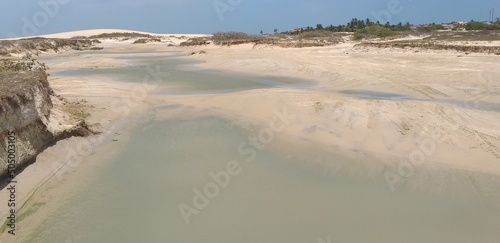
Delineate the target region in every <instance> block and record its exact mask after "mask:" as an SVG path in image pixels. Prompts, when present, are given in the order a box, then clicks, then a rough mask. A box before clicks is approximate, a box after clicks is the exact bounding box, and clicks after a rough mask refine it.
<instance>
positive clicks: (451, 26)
mask: <svg viewBox="0 0 500 243" xmlns="http://www.w3.org/2000/svg"><path fill="white" fill-rule="evenodd" d="M442 26H443V27H444V29H445V30H451V29H453V28H455V25H453V24H442Z"/></svg>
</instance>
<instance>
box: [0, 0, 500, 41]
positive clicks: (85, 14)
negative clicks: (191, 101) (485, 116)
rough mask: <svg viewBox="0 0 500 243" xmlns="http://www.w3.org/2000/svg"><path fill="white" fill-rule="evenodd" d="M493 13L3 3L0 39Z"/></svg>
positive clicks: (465, 4) (365, 4) (183, 0)
mask: <svg viewBox="0 0 500 243" xmlns="http://www.w3.org/2000/svg"><path fill="white" fill-rule="evenodd" d="M216 6H217V7H216ZM492 8H495V9H496V12H497V14H495V16H496V17H497V16H500V1H499V0H477V1H472V0H350V1H347V0H346V1H341V0H329V1H327V0H308V1H306V0H135V1H134V0H0V38H5V37H13V36H27V35H32V34H50V33H58V32H66V31H74V30H84V29H97V28H99V29H100V28H113V29H115V28H116V29H132V30H141V31H149V32H156V33H186V34H187V33H213V32H216V31H228V30H236V31H245V32H249V33H253V34H256V33H258V32H260V30H263V31H264V32H266V33H271V32H272V31H273V30H274V28H277V29H278V30H280V31H284V30H288V29H293V28H294V27H304V26H315V25H316V24H318V23H321V24H323V25H325V26H326V25H329V24H334V25H338V24H345V23H347V22H348V21H349V20H350V19H351V18H353V17H357V18H362V19H366V18H370V19H372V20H377V19H380V20H382V21H384V22H385V21H386V20H387V19H390V20H391V22H403V23H405V22H407V21H409V22H411V23H430V22H436V23H440V22H450V21H453V20H457V21H468V20H471V19H474V20H488V12H489V10H490V9H492Z"/></svg>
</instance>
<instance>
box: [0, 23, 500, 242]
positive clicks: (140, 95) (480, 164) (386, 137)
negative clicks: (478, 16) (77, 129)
mask: <svg viewBox="0 0 500 243" xmlns="http://www.w3.org/2000/svg"><path fill="white" fill-rule="evenodd" d="M98 32H99V31H93V32H92V33H90V32H89V33H87V34H88V35H90V34H95V33H98ZM78 34H82V33H78ZM71 35H75V33H70V34H66V35H64V36H71ZM164 36H168V35H164ZM59 37H60V36H59ZM175 39H176V40H179V41H180V39H179V38H177V37H176V38H175ZM177 44H178V43H177ZM355 44H356V43H353V42H347V43H342V44H338V45H335V46H326V47H308V48H300V49H299V48H281V47H276V46H270V45H254V44H242V45H236V46H230V47H221V46H216V45H214V44H209V45H204V46H198V47H179V46H166V45H161V44H157V43H154V44H153V43H151V44H144V45H132V44H131V43H130V42H118V41H114V40H109V41H105V42H103V43H102V44H100V45H101V46H103V47H104V51H105V52H106V53H97V54H95V53H93V52H92V51H88V52H85V53H78V54H77V52H73V51H70V52H64V53H62V54H47V55H42V56H41V59H42V60H45V61H46V63H47V64H48V65H49V66H50V68H51V70H50V72H53V73H54V74H53V75H52V76H51V77H50V78H49V82H50V85H51V87H52V88H53V89H54V91H55V93H56V94H57V95H60V96H61V97H63V98H64V99H67V100H69V101H72V102H78V103H79V104H81V105H82V106H83V107H85V109H86V111H87V112H88V113H89V114H90V116H89V118H88V119H87V124H89V125H90V127H92V128H93V129H95V130H97V131H99V132H100V134H99V135H94V136H93V137H90V138H70V139H68V140H63V141H59V142H58V143H57V144H55V145H54V146H52V147H50V148H48V149H47V150H45V151H44V152H42V153H41V154H40V155H38V157H37V160H36V162H35V163H33V164H32V165H30V166H28V167H27V168H26V169H24V171H23V172H22V173H21V174H19V175H18V177H17V179H18V181H19V183H20V184H19V192H18V193H19V194H18V198H19V199H20V200H21V201H27V200H28V199H29V198H31V197H32V196H33V195H34V193H35V191H36V190H38V188H39V187H40V186H41V185H42V184H44V183H46V182H47V181H49V184H50V185H51V187H52V188H51V189H50V190H49V189H43V190H44V191H45V190H46V191H47V193H49V191H50V193H53V194H52V195H51V194H50V193H49V194H47V195H51V196H49V197H50V198H53V200H55V201H56V202H54V204H53V206H48V207H47V208H48V209H45V211H44V210H41V213H40V215H38V216H37V215H36V214H35V216H30V217H32V218H33V219H34V221H32V223H29V224H28V223H26V224H25V225H23V226H22V227H25V228H27V229H30V230H31V229H33V227H37V224H41V223H42V222H43V218H44V216H45V217H47V215H50V212H54V211H55V210H57V206H56V205H60V203H63V202H64V196H63V195H64V192H68V191H71V185H77V184H71V183H68V184H67V185H63V186H61V188H60V189H57V188H54V187H55V185H57V184H58V183H57V181H55V180H56V178H59V180H68V181H69V182H72V181H73V182H74V181H75V179H71V177H74V178H79V177H78V174H79V173H83V172H80V171H86V170H90V171H92V170H95V168H96V167H95V166H97V167H99V166H105V165H99V164H100V163H101V160H103V158H102V157H99V156H97V157H96V154H97V155H103V154H104V152H103V150H108V151H109V152H110V155H109V157H113V156H115V155H116V154H119V153H120V150H119V149H117V148H120V147H123V146H125V144H127V143H128V142H130V138H131V137H132V135H131V134H132V132H130V131H129V128H127V126H128V127H131V125H130V124H140V123H141V122H142V119H143V118H142V117H149V116H144V114H149V113H151V114H153V115H151V117H153V118H151V119H152V121H161V120H162V119H166V118H169V119H171V118H176V117H177V118H179V117H181V118H182V119H187V120H189V119H198V118H200V117H204V116H206V115H208V116H210V117H218V118H221V119H225V120H228V121H231V123H232V124H233V126H238V127H243V128H245V129H247V130H249V131H251V132H249V133H250V134H251V136H250V137H249V138H248V140H247V138H246V137H245V138H244V140H243V142H242V143H241V144H239V145H241V146H240V147H238V146H237V145H238V144H236V145H235V146H236V148H234V149H233V148H231V150H236V151H238V150H237V149H240V150H242V151H247V152H248V153H247V155H248V156H250V157H247V158H248V159H250V158H251V157H252V156H251V155H252V152H251V151H255V153H256V154H259V152H260V151H266V150H267V149H272V150H273V151H274V152H275V153H276V154H279V155H280V156H283V157H285V158H294V159H296V160H298V161H300V162H298V163H299V164H302V166H306V167H318V168H322V170H324V172H325V173H327V174H333V175H335V174H337V173H341V174H347V175H352V176H359V177H366V178H369V179H373V180H377V181H382V182H383V183H385V184H386V187H385V188H384V190H387V191H388V192H397V191H398V190H410V189H411V190H416V191H420V192H425V193H430V194H433V195H440V196H443V195H444V196H446V197H457V198H460V197H461V193H463V194H467V193H469V192H473V191H474V193H478V194H479V195H481V196H482V197H485V198H486V200H487V201H488V202H489V203H492V204H494V203H499V204H500V193H498V192H497V191H495V189H494V187H495V186H496V185H499V184H497V183H500V123H498V121H499V120H500V95H499V92H500V84H499V83H498V80H499V79H498V78H499V77H500V71H498V61H499V59H500V56H498V55H488V54H480V53H473V54H469V55H463V54H460V53H456V52H453V51H442V52H439V51H435V52H424V51H422V52H415V51H413V52H409V51H405V50H401V51H397V50H396V51H395V50H381V49H372V50H366V49H359V48H355V47H354V46H355ZM202 51H203V52H202ZM193 52H194V53H200V54H195V55H189V54H191V53H193ZM124 53H125V54H126V53H129V54H128V55H127V58H121V56H122V55H123V54H124ZM134 55H136V56H137V57H140V58H142V59H144V60H149V59H151V60H154V59H155V58H162V57H164V56H175V58H174V59H173V60H174V61H175V65H176V68H177V69H178V70H180V71H182V73H189V72H193V73H196V72H200V71H201V72H202V73H201V74H200V77H201V76H206V75H218V74H219V73H224V75H229V76H231V75H233V76H235V77H238V80H242V81H241V82H242V83H245V81H248V82H249V83H251V85H249V86H248V87H246V88H238V87H235V88H234V89H224V88H221V87H222V86H223V85H227V82H226V81H225V80H222V79H221V80H220V84H217V85H218V86H215V85H212V86H211V84H202V83H201V82H198V83H193V84H191V83H190V84H185V83H182V82H172V83H171V84H163V83H162V84H159V83H157V82H155V81H154V80H155V78H157V76H161V78H162V79H166V80H176V79H177V78H178V77H177V76H175V74H176V73H174V75H172V71H169V70H168V67H169V65H170V63H169V62H167V61H161V62H154V64H153V62H151V63H152V64H151V65H150V66H147V65H146V64H147V63H146V64H141V65H144V66H141V67H143V68H142V71H141V72H139V73H130V74H125V75H124V77H125V76H126V75H129V76H130V77H136V76H134V75H137V77H138V78H137V81H136V82H131V81H127V80H125V79H126V78H121V77H114V78H113V77H112V75H109V74H106V72H105V70H109V69H114V68H123V69H124V70H125V69H127V68H128V67H131V66H132V65H134V64H133V63H134V59H133V58H130V57H131V56H134ZM76 56H77V57H76ZM63 57H67V58H66V59H64V58H63ZM142 59H141V60H142ZM161 60H163V59H161ZM169 60H170V59H169ZM177 62H179V63H177ZM183 62H186V63H185V64H183ZM158 63H160V64H161V65H160V64H158ZM172 65H174V64H172ZM144 67H148V68H149V69H148V68H144ZM100 69H103V70H104V71H103V73H97V74H96V75H90V76H86V74H87V72H89V70H90V71H92V70H96V71H99V70H100ZM68 70H70V71H71V70H73V71H74V70H84V73H83V74H78V73H70V74H67V73H66V74H65V73H64V72H65V71H68ZM60 72H62V73H60ZM141 75H142V76H141ZM140 77H143V79H142V80H141V79H140ZM196 77H198V76H196ZM196 77H195V76H193V78H196ZM222 77H226V76H222ZM250 77H251V78H250ZM283 77H284V78H283ZM285 78H293V79H294V80H285ZM283 80H285V81H283ZM245 85H247V84H246V83H245ZM165 107H167V108H165ZM168 107H171V108H168ZM155 109H166V110H167V111H165V112H164V113H161V114H160V113H155V112H152V110H153V111H155ZM148 112H149V113H148ZM162 114H163V115H162ZM162 116H165V117H162ZM148 119H149V118H148ZM218 129H220V130H221V131H223V130H224V129H223V128H218ZM236 133H242V132H240V131H237V132H236ZM193 136H195V135H193ZM210 136H212V135H210ZM213 136H216V135H213ZM235 136H236V135H235ZM252 138H253V139H254V140H253V142H252ZM238 139H241V138H239V137H238ZM238 139H236V138H235V140H236V141H239V140H238ZM82 144H84V145H82ZM252 144H253V145H252ZM250 145H252V146H253V147H254V149H253V150H252V146H250ZM82 146H86V148H85V149H81V147H82ZM200 146H201V145H200ZM260 147H262V149H259V148H260ZM72 149H73V150H75V151H76V152H75V153H76V157H77V158H78V162H75V163H74V164H73V165H71V166H64V163H66V162H68V160H69V161H72V159H71V158H70V159H68V153H61V151H71V150H72ZM99 151H101V152H99ZM328 153H332V154H335V156H340V157H339V158H350V159H352V161H359V163H357V164H354V165H353V164H352V163H350V162H345V163H343V162H339V163H331V164H329V163H328V161H327V160H325V159H323V158H322V157H321V155H325V154H328ZM240 154H241V153H240ZM315 154H317V155H318V158H315V157H314V155H315ZM270 157H271V158H274V157H272V156H270ZM82 161H84V162H85V163H82ZM346 161H350V160H348V159H346ZM61 168H65V169H62V170H61ZM56 171H57V172H56ZM442 175H446V177H443V176H442ZM449 175H456V177H454V178H455V179H456V181H458V182H459V183H458V184H456V185H449V184H448V182H447V181H446V180H444V179H443V178H449ZM80 176H81V175H80ZM61 178H62V179H61ZM467 178H474V179H473V180H474V181H475V184H474V186H471V187H470V188H469V187H467V188H465V189H464V188H463V187H461V188H460V187H459V186H458V185H460V186H462V185H465V183H466V181H467V180H468V179H467ZM51 180H52V182H50V181H51ZM89 183H90V182H89ZM461 183H464V184H461ZM42 188H43V187H42ZM408 188H410V189H408ZM75 193H76V192H75ZM54 195H59V196H61V197H62V198H61V199H56V198H58V197H56V196H54ZM7 198H8V191H7V190H6V188H4V189H2V191H1V192H0V202H3V201H6V200H7ZM497 209H498V208H497ZM0 213H1V216H2V217H4V216H5V215H7V212H0ZM494 213H495V214H496V213H497V212H494ZM37 219H38V220H37ZM26 221H27V220H25V221H23V223H24V222H26ZM23 230H24V229H23V228H20V229H19V231H23ZM3 237H7V236H5V235H4V236H3ZM312 239H314V238H312Z"/></svg>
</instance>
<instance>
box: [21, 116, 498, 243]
mask: <svg viewBox="0 0 500 243" xmlns="http://www.w3.org/2000/svg"><path fill="white" fill-rule="evenodd" d="M157 112H162V111H161V110H158V111H157ZM249 135H254V134H253V131H252V130H244V129H242V128H239V127H238V126H235V125H232V124H231V123H230V122H228V121H226V120H223V119H219V118H214V117H202V118H197V119H190V120H182V119H173V120H160V121H150V122H147V123H144V124H140V125H137V127H136V128H134V130H133V135H132V139H131V140H130V142H129V143H128V144H127V145H126V146H125V147H124V148H123V152H122V153H120V154H119V155H118V156H117V157H116V158H112V159H110V160H109V161H105V162H103V164H105V166H103V167H102V168H101V170H99V172H97V173H95V174H93V175H91V179H90V180H92V181H93V182H92V183H90V184H89V185H85V186H84V187H83V188H80V189H79V190H80V192H79V193H78V194H77V195H76V196H75V197H72V198H70V199H68V200H67V203H66V204H65V205H63V206H62V207H60V208H59V209H58V210H57V211H56V212H55V213H54V214H53V215H51V216H50V218H47V219H46V220H45V221H44V222H43V224H41V225H40V226H39V227H38V228H37V229H36V230H35V231H34V232H32V234H31V236H30V239H29V241H28V242H172V243H178V242H207V243H211V242H213V243H220V242H242V243H244V242H288V243H293V242H297V243H298V242H318V240H317V239H318V237H321V238H322V239H324V240H325V241H324V242H327V240H326V238H327V236H331V242H496V241H495V240H498V237H500V217H498V216H500V214H499V212H498V211H494V209H492V208H489V207H485V206H484V205H483V203H484V202H483V201H482V199H477V200H476V199H475V197H476V196H477V195H475V194H471V195H468V196H469V199H470V200H468V202H467V203H465V202H460V201H456V200H452V199H450V198H445V197H437V196H431V195H427V194H425V193H416V192H411V191H410V190H406V189H404V190H403V189H402V190H399V191H398V192H396V193H392V192H390V190H388V187H387V185H386V184H385V181H383V179H382V178H381V180H366V179H362V177H360V176H359V177H358V176H347V175H343V174H342V173H337V174H329V173H325V171H324V168H320V167H315V166H304V164H307V163H308V161H307V160H306V161H300V160H297V159H293V157H290V156H287V157H282V156H280V155H278V153H275V152H273V151H272V150H269V149H265V150H263V151H260V152H258V153H257V157H256V159H255V160H253V161H252V162H247V161H246V159H247V158H248V155H246V156H243V155H241V154H240V153H239V152H238V145H239V144H240V143H241V142H242V141H247V139H248V136H249ZM303 152H304V153H305V154H307V151H303ZM97 156H99V155H97ZM311 156H313V155H311ZM314 156H315V157H316V158H318V157H319V158H322V160H324V162H328V163H340V162H342V161H340V160H341V159H340V157H338V158H337V157H335V156H331V154H324V155H321V154H314ZM233 160H234V161H237V162H235V163H237V165H238V166H237V167H234V168H237V169H235V170H231V171H239V173H238V174H235V175H234V176H230V177H229V178H230V179H229V181H228V180H223V179H221V181H224V182H225V183H226V184H227V186H225V187H224V188H221V186H219V187H218V188H219V191H218V192H217V190H215V189H214V188H212V189H209V190H208V193H207V194H205V193H206V192H204V186H206V185H208V184H210V183H216V182H215V180H214V179H213V177H211V176H210V172H214V173H219V172H220V171H222V170H225V169H226V167H227V164H228V162H229V161H233ZM343 162H345V161H343ZM233 165H234V164H233ZM234 168H233V169H234ZM220 178H223V177H220ZM452 184H453V183H451V182H450V185H452ZM212 185H215V184H212ZM222 185H224V183H222ZM194 188H197V189H199V190H200V191H201V192H202V193H203V195H205V196H207V195H210V193H212V194H213V195H212V196H213V198H209V197H207V200H208V203H206V202H204V201H203V199H200V197H198V203H199V204H206V205H204V206H205V207H204V208H201V209H196V207H195V205H194V203H193V198H195V193H194V191H193V189H194ZM216 192H217V193H216ZM200 200H201V201H200ZM183 203H184V204H185V205H187V206H190V207H193V208H194V209H196V210H198V211H197V214H196V215H195V214H193V215H190V216H189V217H188V219H189V224H187V223H186V220H185V217H183V214H182V213H181V211H180V209H179V205H181V204H183ZM320 242H321V241H320Z"/></svg>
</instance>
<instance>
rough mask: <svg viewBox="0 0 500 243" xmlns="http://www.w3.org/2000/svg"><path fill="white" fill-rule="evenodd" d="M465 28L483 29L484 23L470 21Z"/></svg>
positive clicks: (484, 27)
mask: <svg viewBox="0 0 500 243" xmlns="http://www.w3.org/2000/svg"><path fill="white" fill-rule="evenodd" d="M465 29H466V30H485V29H486V24H485V23H482V22H476V21H471V22H469V23H467V25H466V26H465Z"/></svg>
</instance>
